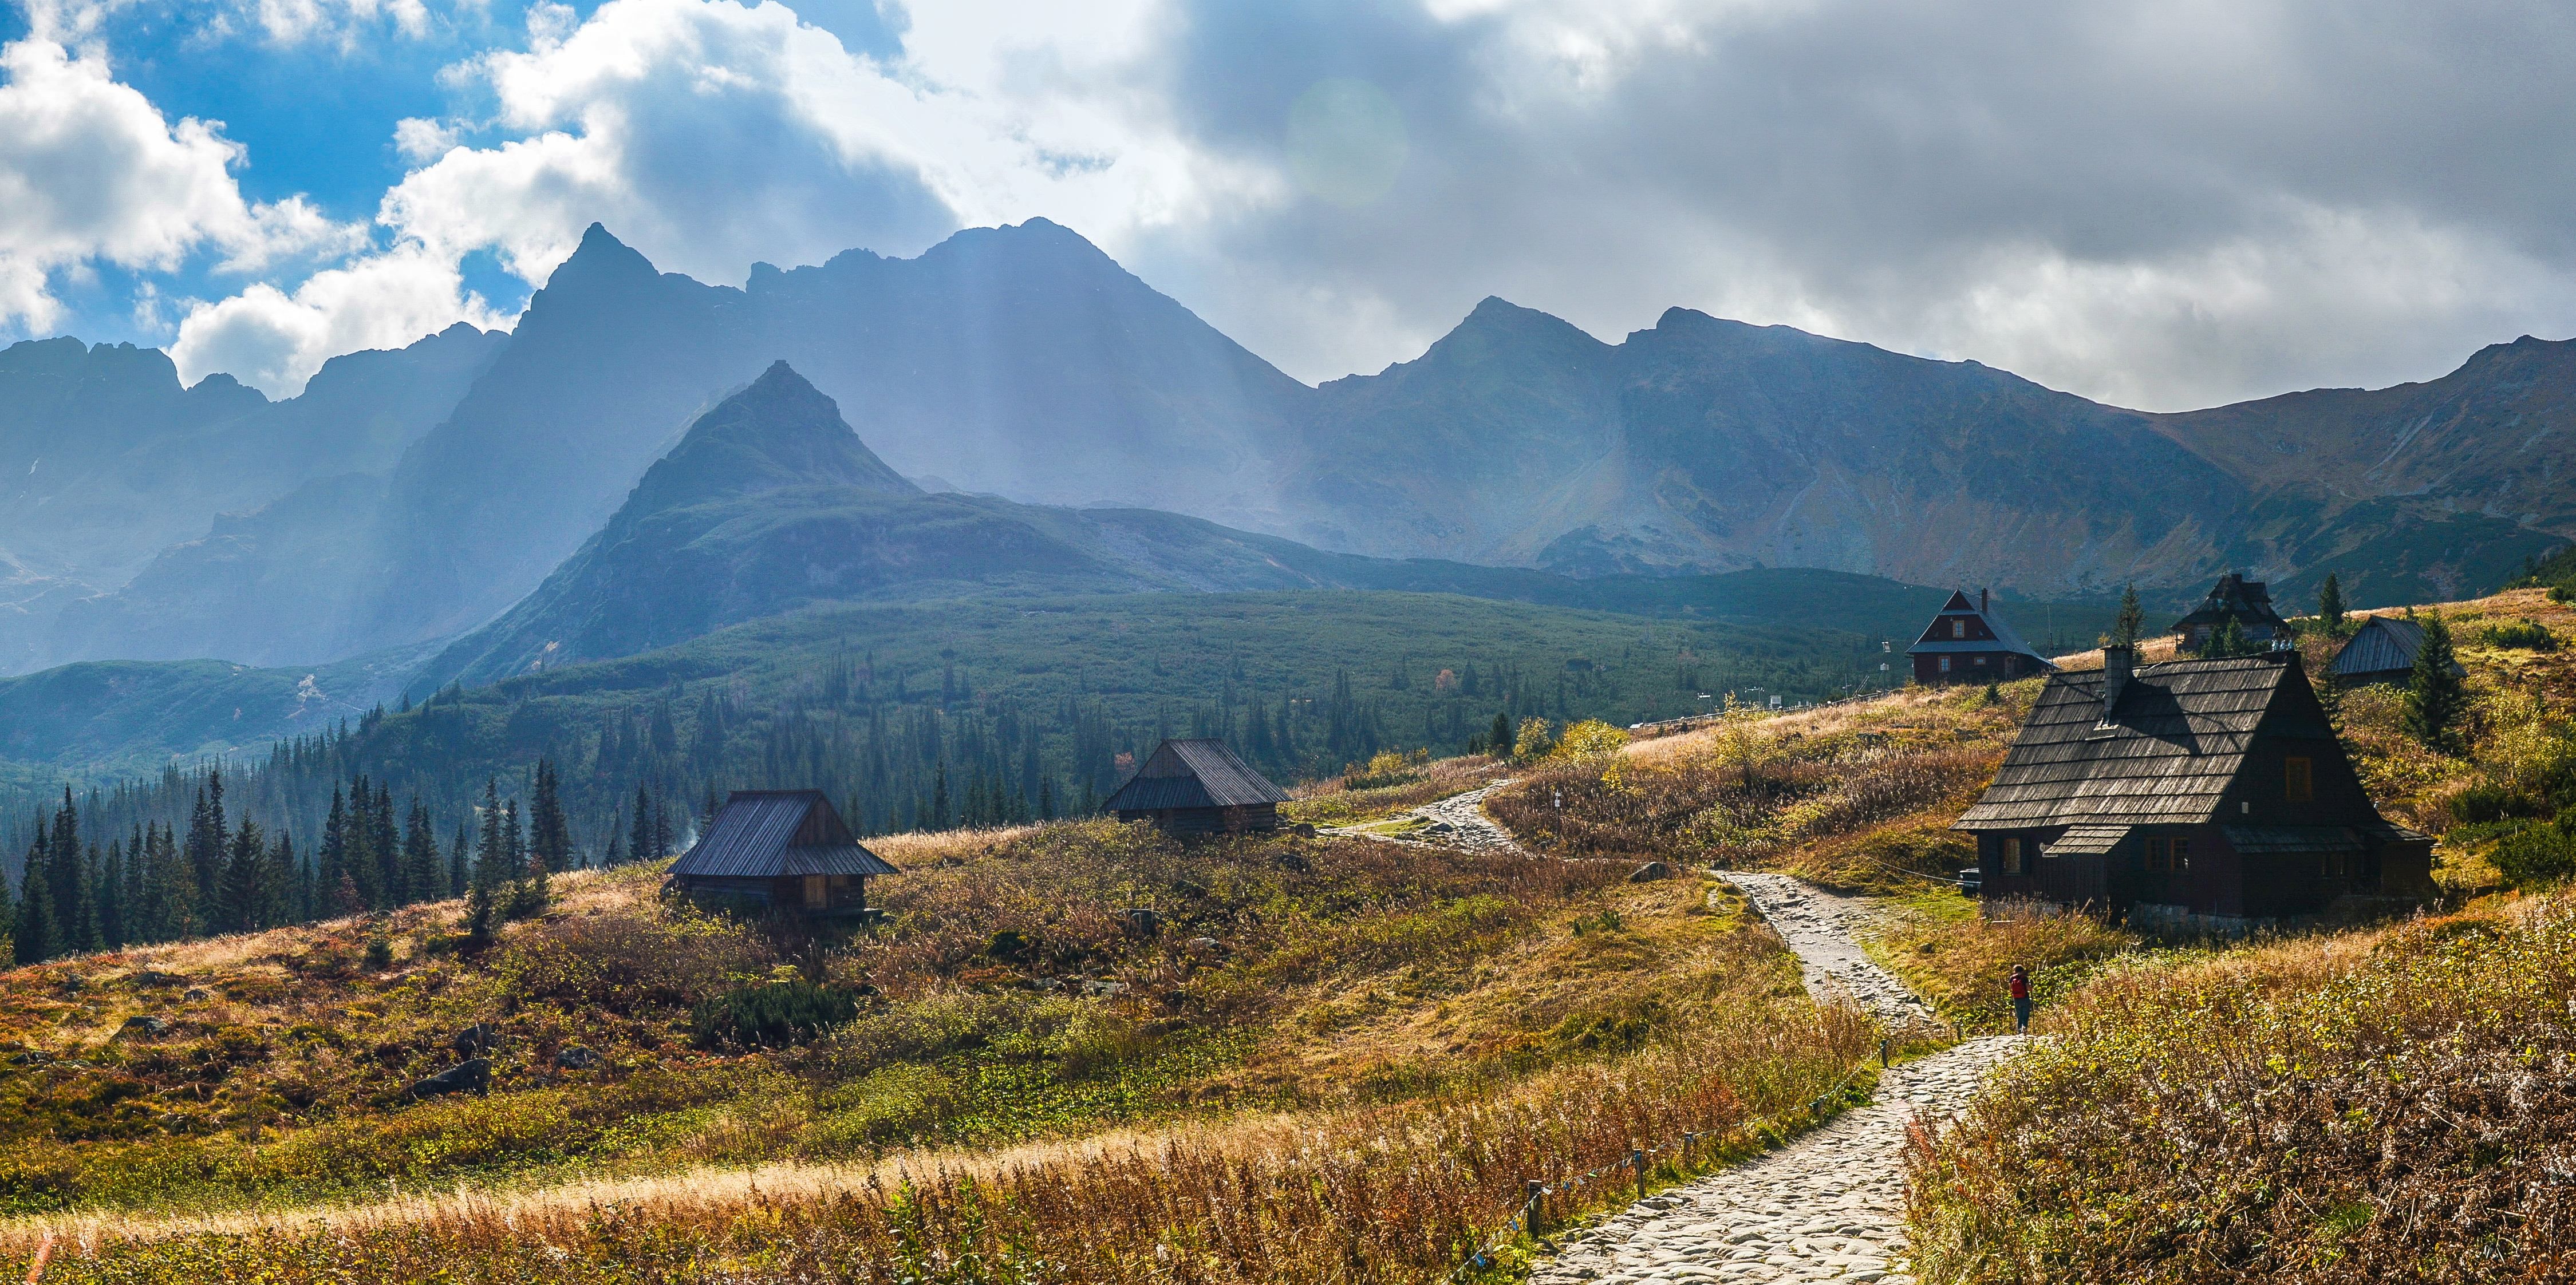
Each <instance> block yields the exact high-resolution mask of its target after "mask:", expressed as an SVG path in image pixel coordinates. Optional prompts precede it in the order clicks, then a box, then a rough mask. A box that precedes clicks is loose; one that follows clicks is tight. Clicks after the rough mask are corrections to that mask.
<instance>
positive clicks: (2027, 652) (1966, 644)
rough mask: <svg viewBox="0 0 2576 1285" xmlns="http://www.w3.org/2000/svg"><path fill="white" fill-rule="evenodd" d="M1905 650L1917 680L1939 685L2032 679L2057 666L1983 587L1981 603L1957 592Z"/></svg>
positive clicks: (1951, 595) (1942, 605)
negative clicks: (1998, 609) (2015, 628)
mask: <svg viewBox="0 0 2576 1285" xmlns="http://www.w3.org/2000/svg"><path fill="white" fill-rule="evenodd" d="M1905 654H1906V656H1907V657H1908V658H1910V659H1911V660H1912V661H1913V662H1914V681H1916V682H1918V683H1922V684H1924V685H1925V686H1934V687H1937V686H1939V685H1941V684H1943V683H1992V682H2001V681H2004V680H2007V679H2014V678H2027V677H2029V676H2030V675H2032V674H2043V673H2046V672H2048V671H2049V670H2052V669H2055V668H2057V666H2055V665H2052V664H2050V663H2049V662H2048V658H2047V657H2045V656H2042V655H2040V654H2039V653H2038V652H2036V651H2033V650H2031V647H2030V644H2028V643H2026V642H2023V641H2022V640H2021V635H2020V634H2017V633H2014V632H2013V627H2012V626H2011V625H2008V624H2005V623H2004V618H2003V617H2001V616H1998V615H1996V614H1995V613H1994V608H1993V604H1992V603H1991V602H1990V601H1989V600H1988V598H1987V596H1986V591H1985V590H1983V589H1979V590H1978V591H1977V600H1976V601H1975V602H1970V601H1968V591H1967V590H1965V589H1959V590H1954V591H1952V593H1951V594H1950V600H1949V601H1948V602H1945V603H1943V604H1941V610H1940V611H1939V612H1938V613H1936V614H1934V616H1933V617H1932V623H1931V624H1929V625H1926V626H1924V627H1923V636H1922V637H1921V638H1918V639H1915V640H1914V645H1913V646H1911V647H1908V648H1906V649H1905Z"/></svg>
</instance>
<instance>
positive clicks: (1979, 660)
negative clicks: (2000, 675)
mask: <svg viewBox="0 0 2576 1285" xmlns="http://www.w3.org/2000/svg"><path fill="white" fill-rule="evenodd" d="M1985 667H1986V658H1985V657H1983V656H1979V657H1977V668H1979V669H1983V668H1985Z"/></svg>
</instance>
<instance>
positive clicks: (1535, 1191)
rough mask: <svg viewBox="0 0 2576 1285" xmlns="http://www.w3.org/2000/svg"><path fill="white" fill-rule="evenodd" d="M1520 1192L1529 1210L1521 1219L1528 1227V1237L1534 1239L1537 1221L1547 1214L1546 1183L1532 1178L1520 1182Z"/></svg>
mask: <svg viewBox="0 0 2576 1285" xmlns="http://www.w3.org/2000/svg"><path fill="white" fill-rule="evenodd" d="M1521 1193H1522V1195H1523V1197H1524V1199H1525V1200H1526V1202H1527V1205H1528V1210H1529V1214H1528V1217H1527V1218H1525V1219H1523V1220H1522V1221H1523V1222H1524V1223H1525V1224H1526V1225H1527V1226H1528V1227H1529V1234H1530V1239H1532V1240H1536V1239H1538V1225H1539V1221H1540V1220H1541V1219H1542V1218H1544V1217H1546V1215H1547V1184H1546V1183H1543V1182H1540V1181H1539V1180H1538V1179H1536V1178H1532V1179H1530V1180H1528V1181H1527V1182H1524V1183H1522V1184H1521Z"/></svg>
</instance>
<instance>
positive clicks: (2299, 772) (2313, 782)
mask: <svg viewBox="0 0 2576 1285" xmlns="http://www.w3.org/2000/svg"><path fill="white" fill-rule="evenodd" d="M2281 768H2282V772H2281V796H2282V797H2283V798H2286V799H2288V800H2289V801H2290V802H2292V803H2307V802H2310V801H2312V800H2314V799H2315V798H2316V797H2317V774H2316V762H2315V760H2313V759H2304V758H2298V757H2291V758H2287V759H2283V760H2282V761H2281Z"/></svg>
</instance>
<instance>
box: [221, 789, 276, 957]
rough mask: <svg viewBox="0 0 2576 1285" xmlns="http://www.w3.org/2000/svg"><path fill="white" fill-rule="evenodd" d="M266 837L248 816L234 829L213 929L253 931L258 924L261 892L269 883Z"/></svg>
mask: <svg viewBox="0 0 2576 1285" xmlns="http://www.w3.org/2000/svg"><path fill="white" fill-rule="evenodd" d="M267 867H268V838H267V836H266V835H264V834H261V833H260V829H259V822H257V821H253V820H251V819H249V818H247V817H245V818H243V819H242V823H241V826H240V828H238V829H236V830H234V831H233V841H232V844H231V845H230V848H229V850H228V851H227V852H226V854H225V860H224V873H223V883H222V892H221V895H220V897H219V899H218V901H217V906H218V910H217V911H216V915H215V930H216V931H218V932H228V933H246V932H255V931H257V930H258V929H259V928H261V927H262V926H263V925H262V924H261V923H260V912H261V909H262V902H264V901H265V900H266V898H265V897H264V896H263V895H262V894H263V891H264V885H265V884H266V883H267V882H268V869H267Z"/></svg>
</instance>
